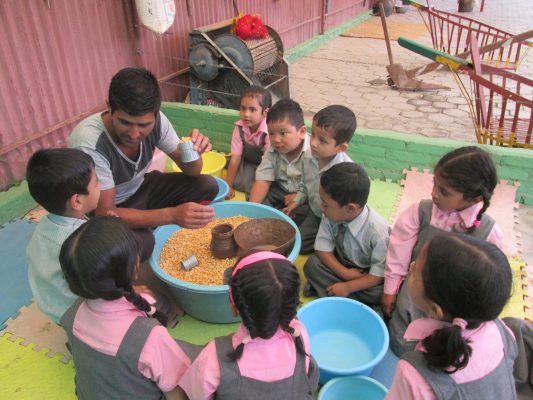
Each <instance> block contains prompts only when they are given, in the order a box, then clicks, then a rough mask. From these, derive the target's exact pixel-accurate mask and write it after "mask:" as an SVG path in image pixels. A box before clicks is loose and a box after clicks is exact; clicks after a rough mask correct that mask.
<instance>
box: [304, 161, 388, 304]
mask: <svg viewBox="0 0 533 400" xmlns="http://www.w3.org/2000/svg"><path fill="white" fill-rule="evenodd" d="M369 192H370V179H369V178H368V175H367V173H366V171H365V170H364V168H363V167H361V166H360V165H358V164H355V163H350V162H344V163H340V164H337V165H334V166H333V167H331V168H330V169H328V170H327V171H326V172H324V173H323V174H322V176H321V178H320V189H319V193H320V198H321V200H322V211H323V215H322V222H321V223H320V228H319V229H318V233H317V236H316V241H315V254H312V255H310V256H309V258H308V259H307V262H306V263H305V265H304V274H305V276H306V278H307V280H308V284H307V285H306V287H305V288H304V295H307V296H309V295H312V294H313V292H314V293H316V294H318V296H320V297H324V296H342V297H350V298H353V299H355V300H358V301H361V302H363V303H365V304H368V305H370V306H375V305H379V304H381V296H382V294H383V274H384V272H385V254H386V253H387V245H388V242H389V232H390V227H389V224H388V223H387V222H386V221H385V220H384V219H383V217H381V215H379V214H378V213H376V212H375V211H374V210H372V209H371V208H370V207H368V206H367V205H366V202H367V199H368V194H369Z"/></svg>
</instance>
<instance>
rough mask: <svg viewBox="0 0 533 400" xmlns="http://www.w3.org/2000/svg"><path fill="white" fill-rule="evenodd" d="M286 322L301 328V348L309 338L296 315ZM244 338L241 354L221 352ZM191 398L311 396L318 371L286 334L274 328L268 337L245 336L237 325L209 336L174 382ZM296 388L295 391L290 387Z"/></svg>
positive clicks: (309, 358) (307, 342) (308, 397)
mask: <svg viewBox="0 0 533 400" xmlns="http://www.w3.org/2000/svg"><path fill="white" fill-rule="evenodd" d="M290 325H291V326H292V327H293V328H294V329H295V330H297V331H298V332H300V335H301V338H302V340H303V343H304V347H305V351H306V353H307V354H310V353H309V337H308V335H307V332H306V331H305V327H304V326H303V324H302V323H301V322H300V321H298V320H293V321H291V323H290ZM243 341H244V342H245V343H246V344H245V345H244V350H243V353H242V356H241V358H240V359H239V360H237V361H230V360H228V358H227V357H226V354H227V353H228V352H230V351H232V349H235V348H236V347H237V346H238V345H239V344H240V343H242V342H243ZM179 385H180V387H181V388H182V389H183V390H184V391H185V393H187V395H188V396H189V398H190V399H195V400H204V399H205V400H207V399H215V398H216V399H232V400H233V399H262V400H268V399H274V400H279V399H281V398H283V399H294V400H300V399H312V398H313V394H314V391H315V390H316V388H317V386H318V370H317V368H316V364H315V362H314V360H313V358H312V357H307V356H303V355H300V353H299V352H298V351H297V350H296V348H295V342H294V339H293V337H292V336H291V334H290V333H288V332H285V331H283V330H281V329H279V330H278V331H277V332H276V333H275V334H274V336H272V337H271V338H270V339H261V338H254V339H250V336H249V332H248V330H247V329H246V328H245V327H244V326H243V325H241V326H240V327H239V329H238V330H237V332H235V334H233V335H230V336H228V337H225V338H218V339H217V340H214V341H211V342H209V343H208V344H207V346H206V347H205V348H204V349H203V350H202V352H201V353H200V355H199V356H198V357H197V358H196V360H195V361H194V362H193V364H192V365H191V367H190V368H189V369H188V370H187V372H185V374H184V375H183V378H182V379H181V380H180V382H179ZM295 389H297V390H296V393H295V392H294V391H293V390H295Z"/></svg>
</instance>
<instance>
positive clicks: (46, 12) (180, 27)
mask: <svg viewBox="0 0 533 400" xmlns="http://www.w3.org/2000/svg"><path fill="white" fill-rule="evenodd" d="M152 1H153V0H152ZM175 5H176V20H175V22H174V24H173V26H172V27H171V28H170V29H169V30H168V31H167V32H166V33H164V34H162V35H157V34H155V33H153V32H151V31H149V30H147V29H146V28H143V27H141V26H139V22H138V18H137V14H136V11H135V5H134V0H1V1H0V26H1V27H2V35H0V111H1V112H0V190H5V189H6V188H8V187H9V185H11V184H12V183H14V182H17V181H19V180H21V179H23V178H24V170H25V167H26V162H27V160H28V158H29V157H30V156H31V154H33V152H34V151H35V150H37V149H39V148H43V147H60V146H64V144H65V140H66V137H67V136H68V134H69V133H70V131H71V130H72V128H73V126H74V125H75V124H76V123H77V122H78V121H79V120H80V119H82V118H84V117H85V116H87V115H90V114H91V113H93V112H96V111H98V110H101V109H103V108H104V101H105V98H106V93H107V87H108V84H109V81H110V79H111V77H112V76H113V74H114V73H115V72H116V71H117V70H119V69H120V68H123V67H125V66H144V67H146V68H148V69H150V70H152V71H153V72H154V73H155V74H156V75H157V76H158V77H159V78H164V79H165V80H166V81H167V83H166V84H163V85H162V89H163V95H164V98H165V99H166V100H182V99H183V98H184V97H185V94H186V92H187V89H186V86H187V83H188V79H187V78H186V76H185V75H183V73H184V72H186V71H187V68H188V61H187V59H188V33H189V32H190V31H191V29H193V28H195V27H200V26H204V25H209V24H212V23H215V22H219V21H223V20H226V19H229V18H232V17H234V16H235V10H236V9H238V10H239V11H242V12H245V13H254V14H259V15H261V17H262V19H263V21H265V23H266V24H268V25H270V26H271V27H273V28H274V29H275V30H276V31H278V33H279V34H280V36H281V38H282V40H283V44H284V48H285V49H289V48H291V47H293V46H295V45H297V44H299V43H301V42H303V41H305V40H307V39H309V38H312V37H313V36H316V35H318V34H320V33H321V31H322V29H324V30H327V29H329V28H332V27H334V26H336V25H338V24H340V23H343V22H345V21H347V20H350V19H353V18H355V17H356V16H357V15H359V14H361V12H363V11H365V10H366V9H368V4H366V3H365V0H329V1H328V0H290V1H289V0H249V1H248V0H239V1H237V0H233V1H232V0H196V1H193V0H175ZM322 9H326V10H327V12H328V14H327V15H326V16H325V18H324V17H322Z"/></svg>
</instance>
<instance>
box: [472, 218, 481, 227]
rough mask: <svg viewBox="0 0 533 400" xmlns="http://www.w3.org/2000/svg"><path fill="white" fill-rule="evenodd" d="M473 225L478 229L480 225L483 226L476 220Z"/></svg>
mask: <svg viewBox="0 0 533 400" xmlns="http://www.w3.org/2000/svg"><path fill="white" fill-rule="evenodd" d="M472 225H473V226H475V227H476V228H479V225H481V221H480V220H479V219H476V220H475V221H474V223H473V224H472Z"/></svg>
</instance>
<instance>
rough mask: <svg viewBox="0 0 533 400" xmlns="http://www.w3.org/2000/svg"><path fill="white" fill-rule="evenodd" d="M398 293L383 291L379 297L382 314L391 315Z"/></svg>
mask: <svg viewBox="0 0 533 400" xmlns="http://www.w3.org/2000/svg"><path fill="white" fill-rule="evenodd" d="M397 297H398V295H396V294H385V293H383V296H382V297H381V309H382V310H383V314H385V316H387V317H389V318H390V317H391V315H392V312H393V311H394V308H395V307H396V298H397Z"/></svg>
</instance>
